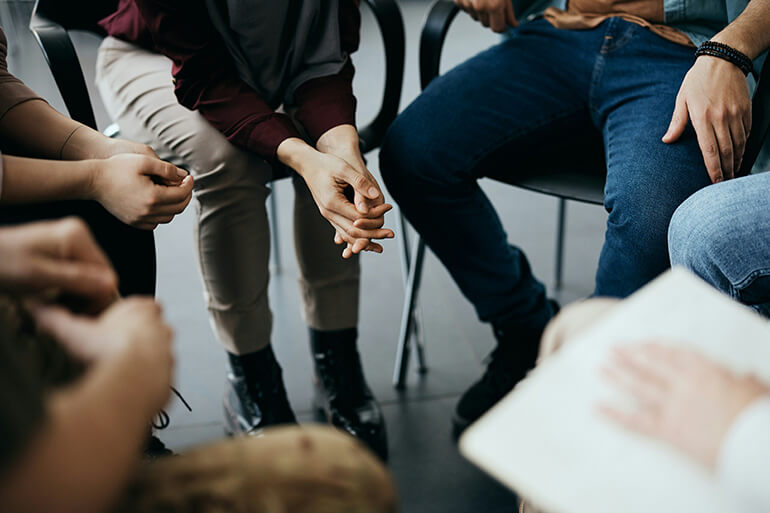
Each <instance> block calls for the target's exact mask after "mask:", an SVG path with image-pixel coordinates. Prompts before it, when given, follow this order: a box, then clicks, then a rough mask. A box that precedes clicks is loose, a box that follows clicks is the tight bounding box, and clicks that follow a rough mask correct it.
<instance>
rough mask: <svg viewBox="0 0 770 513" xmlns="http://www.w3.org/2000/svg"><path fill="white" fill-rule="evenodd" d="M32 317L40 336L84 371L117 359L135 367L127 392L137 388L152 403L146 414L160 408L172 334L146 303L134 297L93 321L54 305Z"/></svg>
mask: <svg viewBox="0 0 770 513" xmlns="http://www.w3.org/2000/svg"><path fill="white" fill-rule="evenodd" d="M33 315H34V317H35V320H36V323H37V327H38V329H39V330H40V331H42V332H43V333H47V334H48V335H50V336H52V337H54V338H55V339H56V340H57V341H59V342H60V343H61V344H62V345H63V346H64V347H65V348H66V349H67V350H68V351H69V352H70V353H71V354H72V355H73V356H74V357H75V358H77V359H79V360H81V361H83V362H84V363H86V364H88V365H89V366H96V365H99V364H100V363H105V362H109V361H114V360H117V359H123V358H128V359H132V360H133V361H135V362H136V365H135V368H137V369H141V375H137V376H136V378H137V380H136V383H133V384H131V386H138V385H139V383H141V384H142V387H144V390H145V391H146V393H147V394H148V395H149V396H150V397H152V398H153V401H152V405H151V410H150V411H156V410H158V409H160V408H162V407H163V405H164V403H165V401H166V400H167V399H168V394H169V386H170V385H171V376H172V370H173V366H174V358H173V353H172V341H173V338H174V333H173V330H172V329H171V327H170V326H169V325H168V324H166V322H165V321H164V320H163V315H162V309H161V307H160V305H159V304H158V303H156V302H155V301H154V300H153V299H152V298H149V297H147V298H144V297H137V296H134V297H131V298H128V299H124V300H121V301H118V302H116V303H115V304H114V305H113V306H111V307H110V308H108V309H107V310H105V311H104V313H102V314H101V315H100V316H98V317H96V318H93V317H86V316H82V315H76V314H73V313H71V312H69V311H68V310H66V309H64V308H62V307H59V306H54V305H41V306H38V307H36V308H35V310H34V312H33Z"/></svg>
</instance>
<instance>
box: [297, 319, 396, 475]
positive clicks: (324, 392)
mask: <svg viewBox="0 0 770 513" xmlns="http://www.w3.org/2000/svg"><path fill="white" fill-rule="evenodd" d="M357 336H358V332H357V330H356V329H355V328H351V329H347V330H338V331H317V330H313V329H311V330H310V347H311V349H312V351H313V362H314V364H315V389H316V397H315V406H316V408H317V409H318V411H319V412H320V413H322V414H323V416H325V417H326V420H327V421H328V422H330V423H331V424H332V425H334V426H336V427H338V428H340V429H342V430H344V431H347V432H348V433H350V434H351V435H353V436H355V437H356V438H358V439H359V440H361V441H362V442H364V443H365V444H366V445H367V446H369V448H370V449H372V451H374V453H375V454H377V455H378V456H379V457H380V459H382V460H383V461H387V459H388V439H387V435H386V433H385V420H384V419H383V417H382V411H381V410H380V406H379V404H377V401H376V400H375V399H374V396H373V395H372V392H371V390H369V386H368V385H367V384H366V379H365V378H364V372H363V369H362V368H361V359H360V357H359V354H358V349H357V348H356V338H357Z"/></svg>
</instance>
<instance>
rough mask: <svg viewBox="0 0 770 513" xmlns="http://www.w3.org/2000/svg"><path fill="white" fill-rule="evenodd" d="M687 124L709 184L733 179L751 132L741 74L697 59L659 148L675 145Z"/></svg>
mask: <svg viewBox="0 0 770 513" xmlns="http://www.w3.org/2000/svg"><path fill="white" fill-rule="evenodd" d="M688 122H692V125H693V128H694V129H695V133H696V135H697V137H698V145H699V146H700V149H701V153H702V154H703V161H704V162H705V164H706V170H707V171H708V174H709V177H710V178H711V181H712V183H717V182H721V181H723V180H730V179H731V178H734V177H735V176H736V173H737V172H738V171H739V170H740V167H741V163H742V162H743V152H744V150H745V148H746V140H747V139H748V136H749V132H750V131H751V97H750V95H749V86H748V82H747V81H746V77H745V76H744V75H743V72H741V70H740V69H739V68H738V67H737V66H735V65H734V64H732V63H730V62H727V61H725V60H722V59H719V58H716V57H709V56H702V57H698V59H697V60H696V61H695V64H694V65H693V67H692V68H691V69H690V71H688V72H687V75H686V76H685V78H684V81H682V86H681V88H680V89H679V94H678V95H677V97H676V107H675V108H674V114H673V117H672V119H671V124H670V125H669V128H668V131H667V132H666V135H664V136H663V142H665V143H668V144H671V143H674V142H676V141H677V140H678V139H679V138H680V137H681V135H682V133H684V130H685V128H687V124H688Z"/></svg>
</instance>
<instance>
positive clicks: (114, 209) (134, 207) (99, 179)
mask: <svg viewBox="0 0 770 513" xmlns="http://www.w3.org/2000/svg"><path fill="white" fill-rule="evenodd" d="M94 162H95V164H94V172H93V177H92V180H91V184H92V185H91V189H92V192H91V197H92V198H93V199H95V200H96V201H98V202H99V203H101V204H102V205H103V206H104V208H106V209H107V210H108V211H109V212H110V213H112V214H113V215H114V216H115V217H117V218H118V219H120V220H121V221H123V222H124V223H126V224H130V225H132V226H135V227H137V228H142V229H145V230H152V229H155V227H157V226H158V225H159V224H164V223H169V222H171V220H172V219H174V216H175V215H177V214H179V213H181V212H182V211H183V210H184V209H185V207H187V205H188V204H189V203H190V199H192V189H193V179H192V176H190V175H188V174H187V172H186V171H184V170H182V169H179V168H178V167H176V166H174V165H172V164H169V163H168V162H164V161H162V160H158V159H157V158H152V157H148V156H144V155H138V154H118V155H116V156H114V157H110V158H108V159H105V160H98V161H94ZM158 182H160V183H158Z"/></svg>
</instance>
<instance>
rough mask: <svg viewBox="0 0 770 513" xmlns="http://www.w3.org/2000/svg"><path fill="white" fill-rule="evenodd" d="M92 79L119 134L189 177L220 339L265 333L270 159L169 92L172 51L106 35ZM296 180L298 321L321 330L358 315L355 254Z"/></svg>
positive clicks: (240, 349)
mask: <svg viewBox="0 0 770 513" xmlns="http://www.w3.org/2000/svg"><path fill="white" fill-rule="evenodd" d="M96 83H97V86H98V88H99V92H100V93H101V96H102V99H103V100H104V104H105V107H106V108H107V112H108V113H109V114H110V116H111V117H112V119H113V120H114V121H115V122H116V123H118V125H119V126H120V130H121V136H122V137H125V138H127V139H133V140H136V141H139V142H143V143H145V144H149V145H150V146H152V147H153V148H154V149H155V150H156V152H157V153H158V154H159V155H160V156H161V158H165V159H167V160H171V161H174V162H176V163H178V164H179V165H181V166H183V167H185V168H187V169H188V170H189V171H190V172H191V173H192V175H193V178H194V179H195V187H194V191H193V195H194V198H195V207H196V213H197V226H196V234H195V238H196V245H197V251H198V263H199V266H200V270H201V274H202V276H203V282H204V287H205V295H206V301H207V304H208V309H209V312H210V315H211V319H212V321H213V324H214V327H215V330H216V333H217V336H218V338H219V340H220V341H221V342H222V343H223V344H224V345H225V347H226V349H227V350H228V351H230V352H233V353H236V354H244V353H249V352H253V351H256V350H259V349H261V348H263V347H265V346H267V344H268V343H269V342H270V333H271V330H272V315H271V312H270V306H269V304H268V296H267V289H268V283H269V280H270V274H269V269H268V264H269V256H270V227H269V224H268V220H267V209H266V207H265V200H266V198H267V196H268V194H269V193H270V189H269V187H268V186H267V183H268V182H269V181H270V180H271V179H272V177H273V170H272V168H271V166H270V165H269V164H268V163H267V162H265V161H264V160H263V159H261V158H260V157H258V156H257V155H255V154H252V153H250V152H247V151H243V150H240V149H238V148H236V147H235V146H234V145H232V144H231V143H230V142H229V141H227V140H226V139H225V138H224V136H223V135H222V134H221V133H219V132H218V131H217V130H216V129H214V128H213V127H212V126H211V125H210V124H209V123H208V122H207V121H206V120H205V119H204V118H203V117H202V116H201V115H200V114H199V113H197V112H193V111H190V110H188V109H186V108H185V107H182V106H181V105H179V103H178V102H177V99H176V96H175V95H174V86H173V82H172V77H171V61H170V60H169V59H168V58H166V57H164V56H162V55H158V54H155V53H152V52H148V51H146V50H143V49H141V48H138V47H136V46H134V45H132V44H130V43H127V42H124V41H121V40H118V39H115V38H111V37H108V38H106V39H105V40H104V42H103V43H102V45H101V47H100V48H99V54H98V57H97V63H96ZM293 182H294V191H295V199H294V245H295V250H296V255H297V261H298V263H299V286H300V291H301V297H302V301H303V305H304V309H303V313H304V318H305V322H306V323H307V324H308V326H310V327H311V328H315V329H318V330H338V329H345V328H352V327H355V326H356V325H357V323H358V294H359V264H358V260H357V259H356V258H352V259H350V260H344V259H343V258H342V257H341V256H340V255H341V252H342V250H341V248H340V247H339V246H336V245H335V244H334V242H333V236H334V231H333V229H332V227H331V226H330V225H329V223H328V222H327V221H326V220H325V219H324V218H323V217H322V216H321V214H320V213H319V211H318V208H317V207H316V205H315V203H314V201H313V198H312V196H311V194H310V191H309V190H308V188H307V186H306V185H305V183H304V181H303V180H302V179H301V178H300V177H299V176H296V175H295V176H294V177H293Z"/></svg>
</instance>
